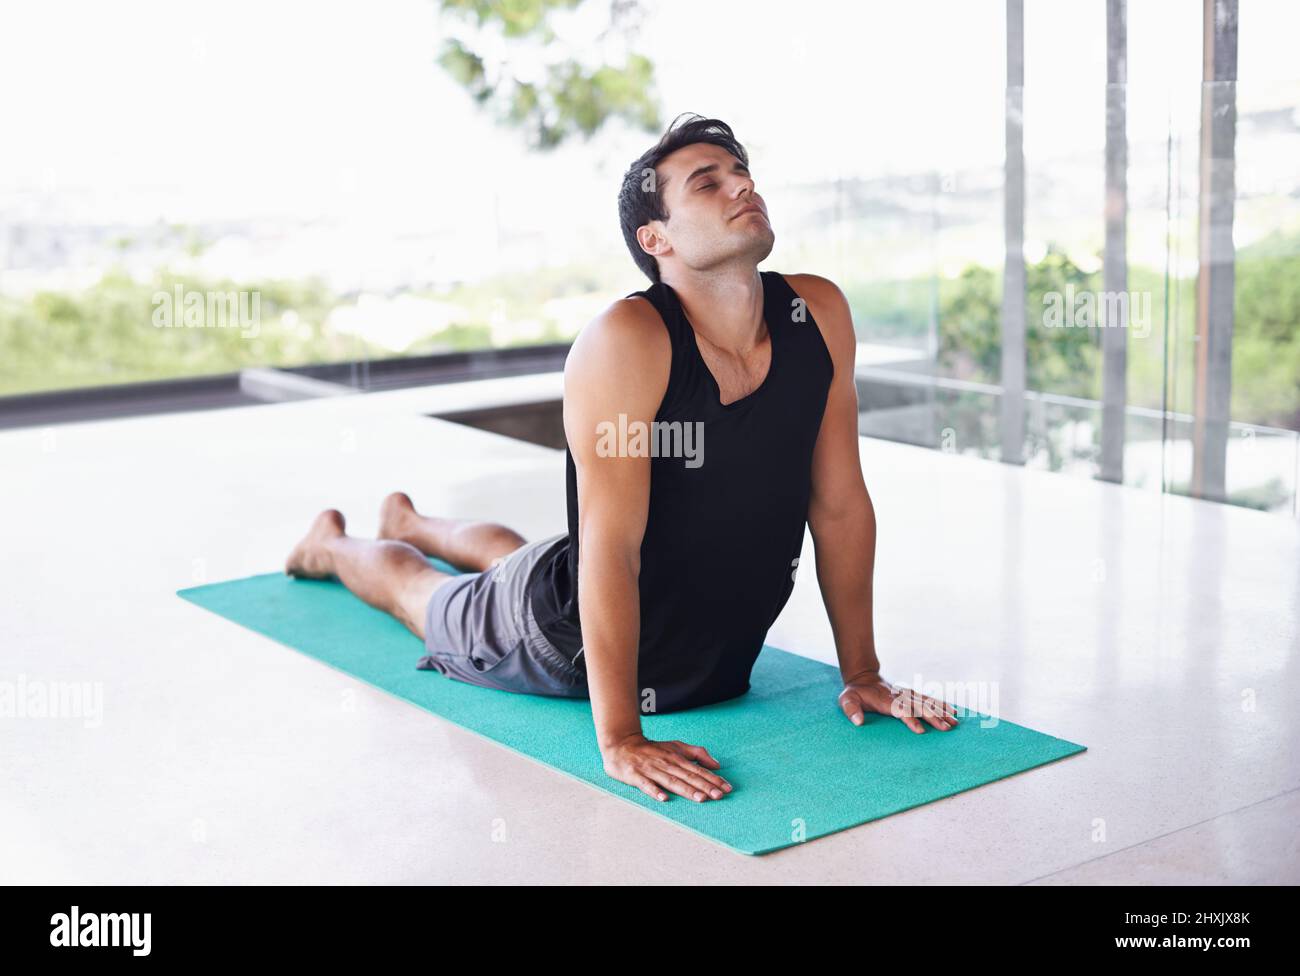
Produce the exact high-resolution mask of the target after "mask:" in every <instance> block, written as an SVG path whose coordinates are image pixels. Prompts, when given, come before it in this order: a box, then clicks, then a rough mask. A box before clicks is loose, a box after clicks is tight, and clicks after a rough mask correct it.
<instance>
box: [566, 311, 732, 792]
mask: <svg viewBox="0 0 1300 976" xmlns="http://www.w3.org/2000/svg"><path fill="white" fill-rule="evenodd" d="M671 358H672V347H671V344H670V343H669V339H668V334H667V333H666V332H665V331H664V327H663V323H662V321H661V320H660V319H659V314H658V313H657V312H656V311H654V309H653V308H652V307H650V306H649V305H648V304H646V303H645V302H643V301H641V300H640V299H622V300H621V301H619V302H616V303H614V305H613V306H611V307H610V309H609V310H607V311H606V312H604V313H602V314H601V315H600V316H598V317H597V318H596V319H595V320H594V321H592V322H591V323H590V324H589V325H588V326H587V327H586V328H585V329H584V330H583V331H582V333H581V334H580V335H579V337H578V339H577V341H575V342H574V344H573V348H572V350H571V351H570V352H569V358H568V360H567V361H566V362H565V367H564V432H565V436H566V437H567V439H568V443H569V450H570V453H571V454H572V455H573V464H574V470H575V471H576V473H577V479H578V484H577V488H578V612H579V615H580V617H581V625H582V642H583V653H584V655H585V656H586V662H587V665H586V667H587V687H588V692H589V694H590V696H591V712H592V719H593V720H594V722H595V724H596V739H597V743H598V745H599V747H600V752H601V757H602V759H603V760H604V766H605V772H606V773H608V774H609V775H610V776H612V777H613V778H614V779H617V780H619V781H620V782H623V783H627V784H628V785H630V786H635V787H637V788H638V789H640V790H641V791H642V792H644V793H646V794H647V795H649V796H653V797H655V798H656V799H659V800H666V799H667V798H668V797H667V792H672V793H676V794H678V795H680V796H684V797H687V798H689V799H693V800H697V801H703V800H707V799H720V798H721V797H722V796H723V795H724V794H725V793H726V792H727V791H729V790H730V789H731V785H730V784H729V783H727V781H726V780H724V779H723V778H722V777H721V776H718V775H717V774H716V773H714V772H713V770H714V769H717V768H719V763H718V761H717V760H716V759H714V758H713V757H712V756H710V755H709V753H708V751H707V750H705V749H704V748H703V747H701V746H697V745H688V744H687V743H684V742H680V741H676V740H673V741H665V742H655V741H651V740H648V739H646V737H645V736H644V735H642V733H641V714H640V708H639V706H640V701H641V699H640V689H639V688H638V687H637V657H638V652H639V645H640V629H641V603H640V591H639V579H640V572H641V542H642V538H643V537H644V535H645V527H646V520H647V516H648V513H649V504H650V458H648V457H624V456H621V455H620V454H619V453H617V452H615V453H611V452H610V451H608V450H607V449H606V448H607V447H608V440H609V439H608V437H606V438H604V439H602V437H601V431H602V429H604V428H603V425H605V424H611V425H613V427H614V428H618V427H619V426H620V424H619V417H620V414H622V415H624V416H625V420H626V425H627V426H626V427H624V428H623V429H629V428H631V427H632V425H634V424H638V423H641V424H645V425H647V426H648V425H649V424H650V423H651V422H652V421H653V420H654V418H655V414H656V413H657V412H658V410H659V404H660V402H661V401H662V400H663V396H664V391H665V390H666V389H667V386H668V373H669V366H670V362H671ZM700 764H703V765H700Z"/></svg>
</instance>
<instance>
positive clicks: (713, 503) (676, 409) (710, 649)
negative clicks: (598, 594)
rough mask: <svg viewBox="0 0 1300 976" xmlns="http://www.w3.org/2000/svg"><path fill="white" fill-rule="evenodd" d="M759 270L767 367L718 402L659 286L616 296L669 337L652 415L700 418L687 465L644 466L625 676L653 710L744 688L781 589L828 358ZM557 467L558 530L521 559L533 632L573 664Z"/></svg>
mask: <svg viewBox="0 0 1300 976" xmlns="http://www.w3.org/2000/svg"><path fill="white" fill-rule="evenodd" d="M760 276H761V278H762V281H763V314H764V317H765V319H766V322H767V326H768V332H769V334H770V336H771V363H770V365H769V367H768V372H767V377H766V378H765V379H764V380H763V382H762V384H761V385H760V386H758V387H757V388H756V389H755V390H754V391H753V392H752V393H749V394H748V395H746V396H744V397H742V398H740V399H739V400H736V401H735V402H733V403H728V404H725V405H724V404H722V402H721V395H720V393H719V389H718V384H717V381H716V380H715V379H714V378H713V374H712V373H711V372H710V371H709V368H708V366H707V365H706V364H705V362H704V359H703V358H702V357H701V355H700V351H699V346H698V345H697V343H696V340H695V333H694V330H693V329H692V328H691V325H690V322H688V321H687V319H686V316H685V314H684V313H683V311H682V306H681V303H680V301H679V300H678V298H677V294H676V293H675V292H674V291H673V289H672V288H671V287H670V286H669V285H668V284H666V283H664V282H658V283H656V284H654V285H652V286H650V287H649V288H646V289H644V290H643V291H639V292H632V293H630V294H629V295H628V297H629V298H630V297H632V295H641V296H643V297H645V298H647V299H649V300H650V302H651V303H652V304H653V305H654V307H655V308H656V309H658V311H659V314H660V316H661V317H662V318H663V321H664V326H665V327H666V328H667V329H668V335H669V337H670V339H671V340H672V367H671V371H670V373H669V378H668V387H667V390H666V391H665V392H664V398H663V401H662V403H661V404H660V406H659V411H658V413H657V414H656V415H655V420H656V421H659V422H661V423H671V422H673V421H680V422H682V424H684V425H685V424H694V423H695V422H697V421H698V422H701V423H702V425H703V426H702V438H700V439H699V441H698V443H694V444H693V445H692V442H691V441H690V440H683V441H681V443H683V444H685V445H687V446H688V452H687V453H690V447H691V446H693V447H694V450H695V451H698V452H699V453H698V454H696V458H697V459H698V460H696V461H692V459H691V458H690V457H680V456H679V457H666V456H660V457H652V458H651V462H650V499H649V511H648V517H647V521H646V527H645V536H644V538H643V541H642V543H641V573H640V579H639V590H640V599H641V629H640V649H639V656H638V660H637V678H638V688H639V689H641V694H642V695H644V693H645V689H653V691H654V702H653V710H654V711H655V712H669V711H676V710H679V709H683V708H692V707H695V706H697V705H705V704H709V703H712V702H718V701H724V700H726V699H728V698H734V697H736V696H738V695H741V694H744V693H745V692H746V691H748V690H749V677H750V673H751V671H752V670H753V667H754V662H755V661H756V660H757V658H758V654H759V651H760V650H762V647H763V641H764V639H765V638H766V636H767V631H768V629H769V628H770V627H771V626H772V623H773V622H774V621H775V620H776V618H777V615H778V614H779V613H780V612H781V610H782V608H783V607H784V606H785V604H786V601H787V600H788V599H789V598H790V593H791V591H792V590H793V588H794V572H795V567H796V565H797V563H796V560H797V559H798V558H799V552H800V550H801V549H802V548H803V539H804V527H805V525H806V524H807V518H808V500H809V494H810V489H811V480H812V456H813V447H814V445H815V444H816V442H817V434H818V431H819V430H820V428H821V421H822V413H823V411H824V410H825V407H826V395H827V391H828V389H829V387H830V382H831V376H832V374H833V372H834V366H833V363H832V361H831V356H830V352H829V351H828V350H827V348H826V344H825V342H823V340H822V335H821V329H820V328H818V326H817V323H816V322H815V321H814V320H813V317H812V313H811V311H809V310H808V309H807V307H806V305H805V304H804V302H803V301H802V299H800V298H799V296H798V295H797V294H796V293H795V291H794V289H793V288H791V287H790V285H789V284H788V283H787V282H786V280H785V278H784V277H782V276H781V275H780V274H779V273H777V272H775V271H763V272H760ZM693 429H694V430H696V431H700V430H701V428H693ZM701 447H702V451H701V450H700V448H701ZM692 464H693V465H694V466H691V465H692ZM565 469H566V470H565V488H566V493H567V496H568V510H569V511H568V518H569V531H568V535H567V536H566V537H564V538H561V539H558V540H556V542H555V543H554V544H553V545H552V546H551V547H549V549H548V551H547V552H546V553H545V554H544V556H543V558H542V559H541V561H540V562H539V563H538V564H537V566H536V567H535V568H534V570H533V575H532V578H531V580H530V581H529V594H530V599H531V601H532V607H533V613H534V616H535V617H536V619H537V622H538V625H539V626H540V627H541V629H542V632H543V633H544V634H545V635H546V637H547V639H548V640H549V641H550V642H551V643H552V644H553V645H554V646H555V647H556V648H557V649H559V650H560V651H561V652H562V653H563V654H564V655H565V656H566V657H568V658H569V659H570V660H576V661H577V663H578V664H579V665H580V666H582V665H584V663H585V662H584V658H585V655H583V654H581V653H580V652H581V651H582V649H583V647H582V627H581V623H580V620H579V615H578V486H577V472H576V469H575V467H574V463H573V453H572V451H571V450H568V449H567V448H566V450H565Z"/></svg>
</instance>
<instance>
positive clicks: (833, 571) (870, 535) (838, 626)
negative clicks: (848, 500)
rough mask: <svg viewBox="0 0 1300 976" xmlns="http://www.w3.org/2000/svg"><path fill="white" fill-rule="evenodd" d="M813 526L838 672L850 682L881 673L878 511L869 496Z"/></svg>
mask: <svg viewBox="0 0 1300 976" xmlns="http://www.w3.org/2000/svg"><path fill="white" fill-rule="evenodd" d="M812 524H813V543H814V546H815V548H816V553H817V583H818V585H819V586H820V587H821V591H822V600H823V601H824V602H825V604H826V612H827V616H829V618H830V622H831V631H832V632H833V633H834V635H835V652H836V654H837V655H838V657H839V662H840V674H841V676H842V677H843V678H844V680H845V681H851V680H853V679H854V678H856V677H859V676H861V675H864V674H870V673H873V672H875V673H878V672H879V671H880V661H879V659H878V658H877V657H876V639H875V632H874V629H873V625H872V575H873V573H874V571H875V562H876V513H875V511H874V509H873V508H872V506H871V502H870V500H869V499H868V500H867V502H866V504H865V505H863V506H859V507H857V508H855V509H854V510H852V511H851V512H849V513H847V514H845V515H844V516H841V517H838V518H832V519H826V518H822V519H818V520H816V521H815V522H812Z"/></svg>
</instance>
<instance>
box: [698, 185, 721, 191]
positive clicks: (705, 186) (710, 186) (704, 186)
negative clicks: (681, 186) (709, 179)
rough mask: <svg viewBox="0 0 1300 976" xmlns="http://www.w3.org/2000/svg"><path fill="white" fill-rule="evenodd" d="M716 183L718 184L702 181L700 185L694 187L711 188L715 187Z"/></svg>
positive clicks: (700, 188)
mask: <svg viewBox="0 0 1300 976" xmlns="http://www.w3.org/2000/svg"><path fill="white" fill-rule="evenodd" d="M717 185H718V184H716V183H704V184H702V185H700V186H697V187H696V188H695V189H697V190H711V189H713V187H715V186H717Z"/></svg>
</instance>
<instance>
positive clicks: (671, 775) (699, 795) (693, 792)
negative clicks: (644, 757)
mask: <svg viewBox="0 0 1300 976" xmlns="http://www.w3.org/2000/svg"><path fill="white" fill-rule="evenodd" d="M646 775H648V776H649V777H650V778H651V779H653V780H654V781H655V782H656V783H659V784H660V785H661V786H663V787H664V788H665V789H669V790H672V791H673V792H674V793H676V794H677V795H678V796H684V797H686V799H688V800H694V801H696V802H697V803H699V802H703V801H704V800H707V799H708V798H709V794H708V791H707V790H703V789H701V788H700V787H698V786H693V785H691V784H690V783H688V782H686V780H684V779H682V778H681V777H680V776H678V775H677V770H676V768H672V767H669V766H668V765H667V764H665V765H662V766H652V767H651V768H650V769H648V770H646Z"/></svg>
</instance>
